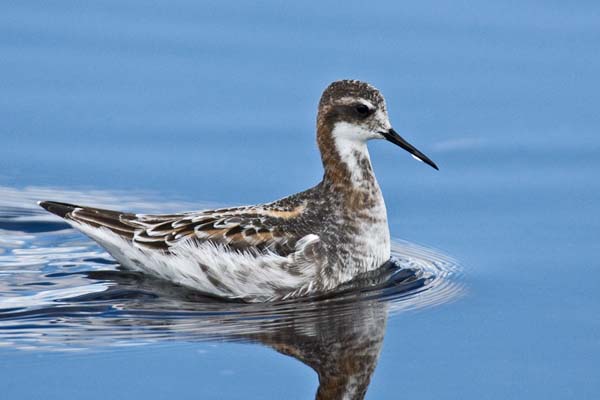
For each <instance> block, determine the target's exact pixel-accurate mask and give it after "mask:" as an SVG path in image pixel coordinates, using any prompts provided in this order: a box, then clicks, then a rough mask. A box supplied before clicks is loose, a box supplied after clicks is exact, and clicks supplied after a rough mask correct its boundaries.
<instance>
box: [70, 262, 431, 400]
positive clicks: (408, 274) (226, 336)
mask: <svg viewBox="0 0 600 400" xmlns="http://www.w3.org/2000/svg"><path fill="white" fill-rule="evenodd" d="M88 275H89V276H90V277H94V278H96V279H102V280H106V279H107V278H109V276H108V275H110V278H112V281H113V282H115V283H117V285H115V286H112V287H110V288H109V289H108V290H107V291H105V292H103V293H94V294H90V295H86V296H80V297H79V298H78V299H76V300H77V301H85V302H90V301H91V302H94V301H97V300H107V299H109V298H110V299H112V300H113V301H115V300H116V299H117V298H120V299H122V300H123V299H128V300H130V301H128V302H125V303H123V307H122V308H121V310H120V314H125V315H127V314H133V315H131V316H130V318H128V319H122V318H119V319H112V318H109V319H106V318H101V319H98V320H99V321H103V322H108V323H110V324H112V325H115V326H113V328H117V329H115V330H114V331H128V330H130V329H133V331H136V330H141V328H143V329H144V330H148V329H150V330H151V331H152V332H153V335H152V338H153V339H154V340H158V339H160V338H177V337H178V338H180V339H186V340H191V341H196V340H200V341H202V340H207V339H211V338H218V339H219V340H226V341H242V342H252V343H260V344H262V345H265V346H268V347H271V348H273V349H274V350H276V351H278V352H279V353H281V354H284V355H287V356H291V357H293V358H296V359H297V360H299V361H301V362H303V363H304V364H306V365H308V366H309V367H311V368H312V369H313V370H315V372H316V373H317V375H318V377H319V387H318V389H317V394H316V398H317V399H362V398H363V397H364V395H365V393H366V391H367V387H368V385H369V382H370V380H371V375H372V374H373V371H374V370H375V367H376V365H377V360H378V358H379V353H380V350H381V345H382V343H383V338H384V334H385V327H386V321H387V315H388V312H387V308H388V307H387V303H386V302H385V301H382V300H381V299H379V298H372V297H371V296H368V295H367V294H369V293H370V292H364V291H361V290H358V288H359V287H360V288H363V289H364V287H365V285H369V286H370V287H371V288H375V287H380V288H382V287H383V286H382V284H383V283H384V282H385V283H386V285H387V284H388V283H389V282H390V277H391V276H395V277H394V279H392V280H391V281H392V282H394V285H395V286H404V287H405V289H408V288H414V286H415V285H421V284H423V282H422V281H420V279H419V277H418V274H416V273H415V271H410V270H404V271H400V270H398V269H397V268H396V267H395V266H394V265H392V264H391V265H389V266H386V267H384V268H382V270H381V271H378V272H377V273H376V274H375V273H372V274H369V275H365V276H363V277H362V278H361V279H360V280H357V281H354V282H352V283H351V284H349V285H347V287H345V288H344V290H343V291H342V292H341V293H338V294H336V295H330V296H328V297H323V298H320V299H312V300H311V301H304V302H285V303H276V304H240V303H237V304H236V303H223V302H221V301H218V300H216V299H212V300H211V299H210V298H206V297H203V296H201V295H199V294H198V293H196V292H193V291H187V290H185V289H183V288H181V287H177V286H174V285H171V284H169V283H166V282H162V281H158V280H155V279H153V278H150V277H147V276H143V275H139V274H133V273H117V272H111V273H105V272H96V273H90V274H88ZM134 299H137V300H143V301H131V300H134ZM153 303H154V304H153ZM158 303H160V304H161V305H160V306H159V304H158ZM130 306H131V307H130ZM157 306H158V307H157ZM128 307H130V309H128ZM161 308H162V311H161ZM155 313H156V315H155ZM134 315H138V316H140V317H141V318H136V317H134ZM165 315H166V316H169V318H164V317H165ZM142 316H143V317H142ZM136 328H139V329H136ZM96 329H97V327H95V330H96Z"/></svg>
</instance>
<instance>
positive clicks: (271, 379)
mask: <svg viewBox="0 0 600 400" xmlns="http://www.w3.org/2000/svg"><path fill="white" fill-rule="evenodd" d="M0 31H1V33H2V34H1V35H0V50H1V51H2V57H1V59H0V89H1V93H2V96H0V117H1V119H2V127H1V128H0V139H1V142H0V344H1V346H0V387H2V393H3V395H2V396H3V398H4V397H6V398H10V399H13V398H14V399H36V398H39V399H59V398H60V399H64V398H86V399H88V398H89V399H101V398H102V399H104V398H106V397H107V396H108V397H117V398H125V397H129V398H142V397H145V398H173V397H177V398H185V399H188V398H189V399H196V398H227V399H246V398H261V399H262V398H274V399H277V398H297V399H304V398H311V397H314V394H315V392H316V391H317V387H318V386H319V381H318V378H317V377H318V376H320V380H321V390H325V393H329V394H330V393H332V392H327V390H332V389H330V388H331V387H335V385H334V384H332V382H339V380H340V379H342V380H344V379H345V380H346V382H348V381H351V382H354V383H355V386H357V387H362V386H364V384H365V383H366V382H367V381H368V380H369V378H370V384H369V386H368V392H367V395H366V397H367V398H371V399H397V398H403V397H404V398H416V399H430V398H431V399H433V398H435V399H446V398H449V399H454V398H456V399H507V398H540V399H564V398H582V399H588V398H589V399H595V398H597V397H598V396H599V395H600V379H598V377H597V375H598V374H597V370H598V368H599V367H600V320H599V319H598V317H597V316H598V315H599V313H600V291H599V290H598V282H599V281H600V269H599V268H600V262H599V261H598V256H597V255H598V254H600V242H599V240H598V238H599V236H600V217H598V216H599V215H600V180H598V173H599V172H600V136H599V132H600V113H598V104H600V81H599V80H598V76H597V71H599V70H600V55H599V53H598V52H597V47H598V43H599V41H600V6H599V5H598V4H597V3H595V2H586V1H581V2H575V3H568V4H567V3H564V4H563V3H557V2H536V1H525V2H519V3H514V4H510V3H499V2H462V3H456V2H429V1H425V2H414V3H412V4H411V3H406V2H403V3H396V2H380V3H374V4H369V5H367V4H366V3H364V2H353V1H351V2H346V3H344V6H343V7H340V5H339V4H338V3H333V2H331V3H329V2H325V3H323V2H319V3H318V4H317V3H315V4H314V5H310V4H309V5H306V4H305V3H302V4H300V3H298V4H285V5H282V4H278V3H276V2H263V3H260V4H254V5H250V4H248V5H245V4H237V3H227V2H204V3H202V4H200V3H196V2H190V1H175V2H169V3H168V4H167V3H163V4H159V3H152V4H149V3H147V2H138V1H126V2H123V1H119V2H117V1H104V2H101V3H93V2H90V3H86V4H82V3H81V2H75V1H72V2H71V1H63V2H59V3H45V2H36V1H20V2H8V3H3V4H2V5H0ZM345 77H352V78H358V79H364V80H368V81H371V82H373V83H374V84H375V85H376V86H378V87H379V88H380V89H382V91H383V93H384V94H385V96H386V98H387V100H388V108H389V111H390V117H391V121H392V123H393V124H394V126H395V128H396V130H397V131H399V132H401V133H402V134H403V135H404V136H405V137H406V138H407V139H409V140H410V141H411V142H412V143H414V144H415V145H416V146H417V147H418V148H420V149H421V150H423V151H424V152H425V153H426V154H427V155H429V156H430V157H431V158H432V159H433V160H434V161H436V162H437V163H438V165H440V171H439V172H436V171H433V170H431V169H430V168H426V167H425V166H423V165H422V164H419V163H417V162H414V161H413V160H412V159H410V157H408V156H407V155H406V154H405V153H404V152H403V151H401V150H400V149H398V148H396V147H394V146H392V145H390V144H389V143H373V144H372V145H371V146H370V148H371V156H372V159H373V163H374V168H375V170H376V173H377V176H378V178H379V181H380V184H381V186H382V190H383V192H384V196H385V199H386V203H387V206H388V214H389V219H390V228H391V232H392V236H393V237H395V238H401V239H402V240H397V242H396V243H397V245H396V248H395V256H396V261H395V263H394V264H390V265H388V266H387V268H386V269H385V270H383V271H382V274H381V275H379V276H375V277H371V280H370V281H369V282H367V283H363V285H362V287H365V285H366V287H367V288H368V289H367V290H360V291H357V290H350V289H349V290H346V291H345V292H343V293H341V294H339V295H337V296H335V297H334V298H327V299H316V300H315V301H313V302H303V303H299V304H296V303H294V304H278V305H267V306H259V305H255V306H247V305H243V304H237V303H228V304H225V305H224V304H223V303H219V302H215V301H214V300H210V299H207V298H203V297H200V296H199V295H198V294H195V293H190V292H187V291H183V290H180V289H179V288H176V287H173V286H170V285H168V284H165V283H164V282H158V281H155V280H152V279H149V278H146V277H143V276H139V275H136V274H131V273H127V272H124V271H120V270H119V268H118V265H116V264H115V263H114V262H113V261H112V260H111V259H110V257H108V256H107V255H106V254H105V253H104V252H103V251H102V249H100V248H99V247H97V246H95V245H94V244H93V243H92V242H90V241H89V240H88V239H86V238H85V237H83V236H82V235H80V234H78V233H76V232H75V231H73V230H70V229H66V226H65V225H64V224H62V223H61V222H60V221H59V220H57V219H54V218H52V217H51V216H46V215H45V214H42V213H40V211H39V210H37V208H36V206H35V205H34V200H39V199H45V198H49V199H58V200H61V199H63V200H70V201H77V202H81V203H83V204H91V205H92V204H93V205H104V206H108V207H112V208H118V209H127V210H138V211H141V210H143V211H164V210H178V209H190V208H191V209H196V208H202V207H204V206H207V205H228V204H251V203H256V202H262V201H268V200H273V199H275V198H279V197H282V196H284V195H287V194H289V193H292V192H296V191H299V190H302V189H305V188H307V187H310V186H311V185H313V184H314V183H316V182H317V181H318V180H319V179H320V177H321V166H320V160H319V155H318V153H317V151H316V147H315V143H314V142H315V140H314V133H313V132H314V113H315V111H316V104H317V101H318V98H319V95H320V93H321V91H322V90H323V88H324V87H325V86H326V85H327V84H328V83H329V82H330V81H332V80H335V79H339V78H345ZM417 244H418V245H417ZM430 249H441V250H435V251H434V250H430ZM455 260H458V261H455ZM459 265H460V268H459V267H458V266H459ZM379 352H380V355H379V358H378V359H377V354H379ZM282 354H283V355H287V356H290V357H286V356H283V355H282ZM298 360H300V361H302V362H299V361H298ZM306 365H309V366H310V367H312V369H311V368H308V367H307V366H306ZM340 365H345V366H351V367H348V368H347V369H346V370H344V373H339V369H336V366H340ZM313 370H314V371H317V373H318V374H319V375H317V374H315V372H314V371H313ZM373 370H374V371H373ZM332 371H337V372H338V373H337V374H336V373H332ZM361 385H362V386H361Z"/></svg>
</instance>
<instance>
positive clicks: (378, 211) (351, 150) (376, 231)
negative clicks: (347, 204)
mask: <svg viewBox="0 0 600 400" xmlns="http://www.w3.org/2000/svg"><path fill="white" fill-rule="evenodd" d="M378 112H380V111H378ZM381 114H382V117H383V118H385V121H386V122H387V117H386V116H385V115H383V113H381ZM382 125H383V127H385V125H384V124H382ZM387 125H388V126H389V122H387ZM388 129H389V128H388ZM333 137H334V141H335V146H336V149H337V151H338V153H339V155H340V158H341V159H342V161H343V162H344V163H345V164H346V166H347V167H348V170H349V172H350V176H351V184H352V185H353V186H354V189H355V190H358V191H368V193H369V195H372V196H375V198H376V201H375V205H374V206H373V207H372V208H370V209H368V210H365V211H364V212H365V214H366V215H367V216H368V218H367V219H365V222H363V223H362V224H361V225H360V232H361V233H360V235H356V237H355V238H354V240H353V242H352V243H349V244H348V246H349V247H351V248H352V252H353V253H355V254H361V253H362V255H363V263H364V265H362V266H358V267H359V268H360V269H362V270H363V271H368V270H371V269H375V268H378V267H379V266H381V264H383V263H384V262H385V261H387V260H388V259H389V257H390V252H391V249H390V231H389V226H388V222H387V210H386V207H385V201H384V199H383V195H382V193H381V189H380V188H379V184H378V183H377V179H376V178H375V176H374V175H373V176H372V177H371V178H372V179H367V178H368V177H367V176H365V174H366V173H368V172H367V171H365V170H363V169H362V168H361V167H360V165H359V161H360V159H361V158H366V159H367V160H368V161H369V163H370V160H371V158H370V156H369V149H368V148H367V140H369V139H378V138H380V137H381V135H380V134H379V133H377V132H371V131H368V130H366V129H365V128H364V127H362V126H360V125H354V124H350V123H347V122H339V123H337V124H336V125H335V126H334V129H333ZM371 171H372V170H371ZM372 220H375V222H373V221H372ZM358 221H359V223H360V220H358ZM339 223H340V224H343V223H345V221H339ZM340 273H341V274H343V273H344V271H340ZM351 278H352V277H351V276H340V277H339V278H338V279H340V281H346V280H348V279H351Z"/></svg>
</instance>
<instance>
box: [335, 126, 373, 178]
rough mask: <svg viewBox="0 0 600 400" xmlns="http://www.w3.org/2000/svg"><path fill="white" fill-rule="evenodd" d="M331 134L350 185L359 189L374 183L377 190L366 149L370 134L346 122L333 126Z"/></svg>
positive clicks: (367, 149)
mask: <svg viewBox="0 0 600 400" xmlns="http://www.w3.org/2000/svg"><path fill="white" fill-rule="evenodd" d="M332 134H333V140H334V143H335V147H336V150H337V152H338V154H339V155H340V159H341V161H342V162H343V163H345V164H346V167H347V168H348V172H349V173H350V180H351V182H352V185H353V186H354V187H355V188H357V189H360V188H366V186H367V184H368V186H371V185H372V184H373V183H374V184H375V185H376V186H377V189H379V185H377V180H376V179H375V175H374V174H373V169H372V167H371V157H370V155H369V148H368V147H367V140H368V139H370V135H371V134H370V133H369V132H366V131H363V130H361V129H360V127H357V126H356V125H352V124H349V123H347V122H338V123H337V124H335V127H334V128H333V132H332ZM366 167H368V168H367V169H366Z"/></svg>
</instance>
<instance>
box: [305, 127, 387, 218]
mask: <svg viewBox="0 0 600 400" xmlns="http://www.w3.org/2000/svg"><path fill="white" fill-rule="evenodd" d="M317 137H318V143H319V149H320V150H321V158H322V161H323V168H324V170H325V173H324V176H323V184H324V185H325V186H326V187H328V188H330V189H332V190H333V191H334V192H335V193H337V194H341V195H343V196H344V197H345V199H346V200H347V201H348V202H349V203H350V204H349V205H351V206H352V207H351V208H373V207H375V206H380V205H382V204H383V197H382V195H381V190H380V188H379V184H378V183H377V179H376V178H375V174H374V172H373V166H372V165H371V158H370V156H369V149H368V148H367V144H366V142H365V141H364V140H360V139H354V138H351V137H350V138H349V137H346V136H344V135H340V134H336V132H335V129H329V130H326V129H325V128H322V131H320V132H318V136H317Z"/></svg>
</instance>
